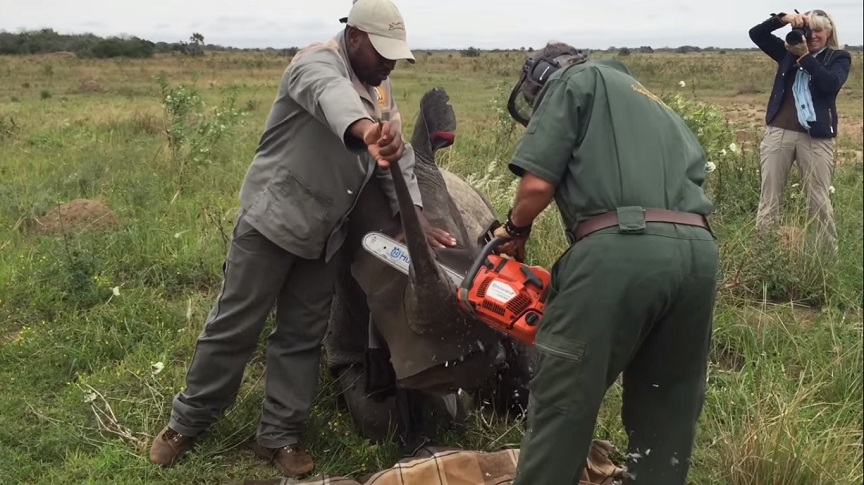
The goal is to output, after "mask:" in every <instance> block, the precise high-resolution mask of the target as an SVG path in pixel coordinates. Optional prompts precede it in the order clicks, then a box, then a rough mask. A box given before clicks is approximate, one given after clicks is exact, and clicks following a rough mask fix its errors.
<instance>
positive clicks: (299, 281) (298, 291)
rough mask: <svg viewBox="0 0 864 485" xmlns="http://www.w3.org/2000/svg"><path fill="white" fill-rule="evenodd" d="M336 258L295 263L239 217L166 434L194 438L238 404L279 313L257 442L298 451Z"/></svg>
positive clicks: (313, 384) (271, 339)
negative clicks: (263, 337) (248, 370)
mask: <svg viewBox="0 0 864 485" xmlns="http://www.w3.org/2000/svg"><path fill="white" fill-rule="evenodd" d="M339 258H340V255H337V256H336V257H335V258H333V259H331V261H330V262H329V263H327V264H325V263H324V261H323V259H322V260H307V259H302V258H300V257H297V256H295V255H293V254H291V253H289V252H287V251H285V250H283V249H282V248H280V247H279V246H277V245H276V244H274V243H273V242H271V241H270V240H268V239H267V238H265V237H264V236H263V235H261V233H259V232H258V231H257V230H256V229H255V228H253V227H252V226H251V225H250V224H249V223H248V222H247V221H246V219H245V218H244V215H243V213H241V214H240V215H239V216H238V219H237V224H236V225H235V228H234V233H233V236H232V241H231V247H230V248H229V250H228V255H227V258H226V261H225V264H224V266H223V273H224V279H223V282H222V289H221V291H220V293H219V297H218V299H217V300H216V303H215V305H214V306H213V309H212V310H211V311H210V314H209V316H208V317H207V320H206V322H205V325H204V328H203V330H202V332H201V335H200V336H199V337H198V341H197V343H196V346H195V352H194V355H193V358H192V363H191V364H190V366H189V370H188V373H187V375H186V389H184V390H183V391H182V392H180V393H179V394H177V396H176V397H175V398H174V401H173V409H172V414H171V420H170V421H169V426H170V427H171V428H173V429H174V430H175V431H177V432H179V433H180V434H183V435H186V436H196V435H198V434H199V433H200V432H202V431H204V429H206V428H207V427H208V426H209V425H211V424H212V423H213V422H215V421H216V420H217V419H218V418H219V417H220V416H221V415H222V413H223V411H224V410H225V409H226V408H227V407H228V406H230V405H232V404H233V403H234V401H235V399H236V397H237V392H238V389H239V387H240V383H241V381H242V378H243V374H244V370H245V366H246V364H247V363H248V362H249V359H250V358H251V357H252V353H253V352H254V351H255V349H256V346H257V343H258V339H259V337H260V334H261V331H262V329H263V327H264V324H265V323H266V320H267V317H268V316H269V314H270V312H271V310H272V309H273V307H274V305H275V307H276V326H275V329H274V330H273V332H272V333H271V334H270V336H269V339H268V342H267V368H266V380H265V397H264V402H263V405H262V416H261V421H260V424H259V427H258V433H257V440H258V443H260V444H261V445H262V446H265V447H268V448H277V447H282V446H286V445H289V444H292V443H296V442H297V441H298V440H299V436H300V434H301V433H302V432H303V430H304V426H305V423H306V421H307V419H308V417H309V413H310V409H311V406H312V403H313V400H314V398H315V395H316V393H317V391H318V385H319V382H318V378H319V366H320V359H321V342H322V340H323V338H324V334H325V332H326V330H327V322H328V317H329V310H330V305H331V301H332V298H333V292H334V284H335V277H336V268H337V265H338V263H339V261H340V259H339Z"/></svg>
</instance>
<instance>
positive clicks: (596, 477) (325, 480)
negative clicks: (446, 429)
mask: <svg viewBox="0 0 864 485" xmlns="http://www.w3.org/2000/svg"><path fill="white" fill-rule="evenodd" d="M614 449H615V448H614V447H613V446H612V444H611V443H609V442H607V441H599V440H595V441H594V443H593V444H592V447H591V450H590V452H589V455H588V465H587V467H586V470H585V472H584V473H583V475H582V481H581V482H579V483H580V485H614V484H615V483H620V481H621V480H622V479H623V477H624V471H625V470H624V469H623V468H621V467H619V466H617V465H615V464H614V463H613V462H612V461H611V460H610V459H609V457H608V453H609V452H610V451H612V450H614ZM518 461H519V450H518V449H508V450H502V451H497V452H490V453H487V452H480V451H470V450H452V449H448V450H441V451H434V452H433V453H432V454H431V455H429V454H427V456H420V457H412V458H406V459H404V460H402V461H400V462H399V463H396V464H395V465H393V466H392V467H391V468H388V469H386V470H381V471H379V472H378V473H375V474H374V475H372V476H370V477H368V478H365V479H363V481H357V480H354V479H351V478H347V477H317V478H309V479H305V480H293V479H290V478H285V479H282V480H264V481H251V480H250V481H246V482H242V483H243V485H508V484H511V483H512V481H513V478H514V477H515V475H516V465H517V463H518Z"/></svg>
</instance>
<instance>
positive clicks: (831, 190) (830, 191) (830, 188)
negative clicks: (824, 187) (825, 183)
mask: <svg viewBox="0 0 864 485" xmlns="http://www.w3.org/2000/svg"><path fill="white" fill-rule="evenodd" d="M836 190H837V189H835V188H834V186H833V185H832V186H830V187H828V193H829V194H833V193H834V192H836Z"/></svg>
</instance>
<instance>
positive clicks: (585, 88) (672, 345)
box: [510, 61, 718, 485]
mask: <svg viewBox="0 0 864 485" xmlns="http://www.w3.org/2000/svg"><path fill="white" fill-rule="evenodd" d="M535 107H536V109H535V112H534V114H533V116H532V118H531V121H530V123H529V124H528V126H527V132H526V134H525V136H524V138H522V140H521V141H520V143H519V145H518V147H517V149H516V153H515V155H514V157H513V161H512V163H511V165H510V169H511V170H512V171H513V172H514V173H516V174H517V175H521V174H522V173H523V171H528V172H530V173H532V174H534V175H536V176H538V177H541V178H543V179H544V180H546V181H548V182H550V183H552V184H553V185H555V186H556V187H557V189H556V193H555V201H556V203H557V206H558V208H559V210H560V212H561V215H562V218H563V222H564V224H565V227H566V228H568V229H570V228H572V227H573V225H574V223H577V222H579V221H582V220H585V219H587V218H589V217H590V216H592V215H597V214H600V213H603V212H609V211H616V210H617V211H618V212H619V217H620V221H621V222H620V224H619V226H616V227H612V228H608V229H604V230H601V231H599V232H595V233H593V234H590V235H588V236H587V237H585V238H584V239H582V240H580V241H579V242H577V243H575V244H573V245H572V246H571V247H570V248H569V249H567V251H566V252H565V253H564V254H563V255H562V256H561V257H560V259H559V260H558V261H557V262H556V263H555V265H554V266H553V268H552V284H551V291H550V295H549V300H548V303H547V307H546V312H545V314H544V316H543V319H542V321H541V323H540V327H539V329H538V333H537V339H536V348H537V350H538V354H539V357H538V358H539V361H538V368H537V371H536V374H535V377H534V379H533V380H532V382H531V385H530V391H531V395H530V404H529V417H528V430H527V432H526V435H525V438H524V441H523V443H522V450H521V457H520V462H519V468H518V476H517V478H516V480H515V481H514V484H515V485H559V484H574V485H576V484H578V483H579V477H580V475H581V472H582V469H583V468H584V465H585V460H586V457H587V454H588V449H589V445H590V442H591V439H592V435H593V431H594V426H595V423H596V418H597V413H598V411H599V408H600V405H601V402H602V401H603V398H604V396H605V393H606V391H607V389H608V388H609V386H611V385H612V383H613V382H614V381H615V379H616V378H617V376H618V375H619V374H620V373H622V372H623V374H624V375H623V387H624V395H623V400H624V402H623V408H622V411H621V418H622V422H623V425H624V427H625V429H626V431H627V434H628V436H629V447H628V452H629V457H630V459H629V460H628V463H627V467H628V471H629V473H630V475H631V476H632V478H630V480H634V481H633V482H628V483H638V484H640V485H654V484H663V485H675V484H684V483H685V478H686V476H687V473H688V470H689V466H690V457H691V452H692V448H693V443H694V436H695V427H696V422H697V419H698V417H699V415H700V413H701V408H702V402H703V399H704V394H705V378H706V367H707V354H708V347H709V342H710V337H711V328H712V318H713V307H714V297H715V291H716V283H715V282H716V274H717V270H718V249H717V245H716V242H715V240H714V237H713V235H712V234H711V232H710V231H709V230H706V229H703V228H700V227H695V226H685V225H676V224H669V223H647V224H646V223H645V222H644V217H643V216H642V212H641V208H658V209H667V210H674V211H681V212H693V213H698V214H705V215H707V214H709V213H710V212H711V211H712V209H713V206H712V203H711V202H710V201H709V200H708V199H707V198H706V196H705V194H704V193H703V190H702V188H701V185H702V182H703V180H704V177H705V158H704V152H703V150H702V148H701V146H700V145H699V143H698V141H697V139H696V138H695V137H694V136H693V134H692V133H691V132H690V130H689V129H688V127H687V126H686V124H685V123H684V121H683V120H682V119H681V118H680V117H679V116H677V115H676V114H675V113H674V112H673V111H672V110H671V109H669V108H668V107H666V106H665V105H664V104H663V103H662V102H661V101H660V100H659V99H658V98H657V97H656V96H654V95H652V94H651V93H649V92H648V91H647V90H646V89H645V88H644V87H643V86H642V85H641V84H639V82H638V81H636V80H634V79H633V78H632V77H631V76H630V75H629V71H628V70H627V68H626V67H624V66H623V65H621V64H620V63H618V62H617V61H589V62H587V63H584V64H581V65H576V66H571V67H569V68H566V69H561V70H560V71H558V72H556V73H555V74H554V75H553V76H552V77H550V79H549V81H548V82H547V84H546V85H545V86H544V88H543V90H542V91H541V92H540V94H539V99H538V102H537V104H536V105H535ZM625 226H626V227H625ZM570 237H571V242H572V236H570Z"/></svg>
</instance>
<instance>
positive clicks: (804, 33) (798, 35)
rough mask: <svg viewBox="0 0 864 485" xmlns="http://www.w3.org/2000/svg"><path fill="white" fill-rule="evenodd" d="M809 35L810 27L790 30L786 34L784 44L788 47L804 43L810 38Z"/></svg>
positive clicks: (810, 32)
mask: <svg viewBox="0 0 864 485" xmlns="http://www.w3.org/2000/svg"><path fill="white" fill-rule="evenodd" d="M811 34H812V31H811V30H810V27H807V26H806V25H805V26H803V27H801V28H798V29H792V30H790V31H789V33H788V34H786V43H787V44H789V45H796V44H800V43H802V42H806V41H807V40H808V39H809V38H810V35H811Z"/></svg>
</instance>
